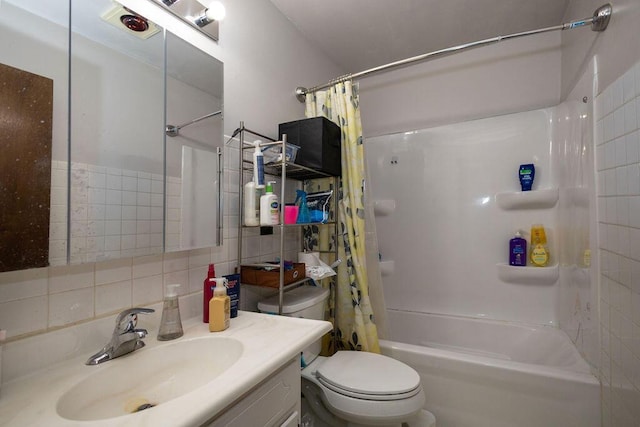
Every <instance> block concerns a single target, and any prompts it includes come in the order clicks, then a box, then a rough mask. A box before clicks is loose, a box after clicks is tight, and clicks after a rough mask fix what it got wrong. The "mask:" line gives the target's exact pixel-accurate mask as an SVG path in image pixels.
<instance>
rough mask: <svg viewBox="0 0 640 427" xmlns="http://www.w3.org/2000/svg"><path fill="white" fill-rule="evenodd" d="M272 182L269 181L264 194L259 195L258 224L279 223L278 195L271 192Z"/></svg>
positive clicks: (273, 182)
mask: <svg viewBox="0 0 640 427" xmlns="http://www.w3.org/2000/svg"><path fill="white" fill-rule="evenodd" d="M273 184H275V181H269V182H268V183H267V188H266V190H265V194H264V195H263V196H262V197H260V225H278V224H279V223H280V211H279V207H280V206H279V204H278V196H276V195H275V194H273Z"/></svg>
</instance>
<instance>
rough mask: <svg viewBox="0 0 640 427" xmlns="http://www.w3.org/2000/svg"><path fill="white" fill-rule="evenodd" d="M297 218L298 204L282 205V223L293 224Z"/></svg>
mask: <svg viewBox="0 0 640 427" xmlns="http://www.w3.org/2000/svg"><path fill="white" fill-rule="evenodd" d="M297 220H298V206H294V205H285V207H284V223H285V224H295V223H296V221H297Z"/></svg>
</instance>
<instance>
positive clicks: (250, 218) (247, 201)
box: [242, 180, 260, 226]
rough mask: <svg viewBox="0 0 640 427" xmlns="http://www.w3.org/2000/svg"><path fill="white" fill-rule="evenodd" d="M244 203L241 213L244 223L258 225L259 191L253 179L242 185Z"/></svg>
mask: <svg viewBox="0 0 640 427" xmlns="http://www.w3.org/2000/svg"><path fill="white" fill-rule="evenodd" d="M243 197H244V205H243V209H242V211H243V212H242V214H243V217H244V225H247V226H257V225H260V191H259V190H258V189H257V188H256V183H255V182H254V180H251V181H249V182H247V183H246V184H245V185H244V195H243Z"/></svg>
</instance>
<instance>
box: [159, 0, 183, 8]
mask: <svg viewBox="0 0 640 427" xmlns="http://www.w3.org/2000/svg"><path fill="white" fill-rule="evenodd" d="M179 1H180V0H162V3H164V4H165V5H166V6H168V7H171V6H173V5H174V4H175V3H178V2H179Z"/></svg>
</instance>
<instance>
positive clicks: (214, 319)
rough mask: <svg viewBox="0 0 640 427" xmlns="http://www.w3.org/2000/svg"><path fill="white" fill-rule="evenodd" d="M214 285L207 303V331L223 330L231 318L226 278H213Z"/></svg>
mask: <svg viewBox="0 0 640 427" xmlns="http://www.w3.org/2000/svg"><path fill="white" fill-rule="evenodd" d="M214 280H215V282H216V287H215V288H214V289H213V298H211V302H210V303H209V332H220V331H224V330H225V329H227V328H228V327H229V323H230V318H231V299H230V298H229V296H228V295H227V288H226V284H227V279H225V278H215V279H214Z"/></svg>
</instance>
